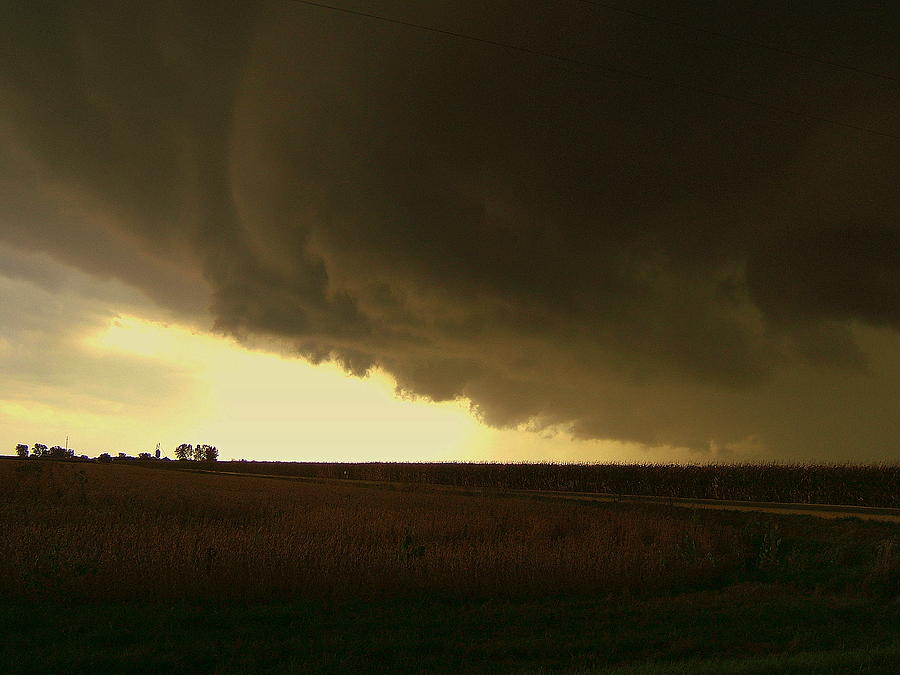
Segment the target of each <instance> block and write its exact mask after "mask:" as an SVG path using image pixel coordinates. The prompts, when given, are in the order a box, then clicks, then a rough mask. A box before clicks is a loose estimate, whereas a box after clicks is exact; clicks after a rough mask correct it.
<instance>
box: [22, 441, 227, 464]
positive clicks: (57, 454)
mask: <svg viewBox="0 0 900 675" xmlns="http://www.w3.org/2000/svg"><path fill="white" fill-rule="evenodd" d="M16 455H17V456H19V457H21V458H22V459H26V458H29V457H33V458H37V459H44V458H46V459H74V458H75V451H74V450H72V449H71V448H64V447H62V446H61V445H54V446H53V447H47V446H46V445H44V444H43V443H35V444H34V445H33V446H32V447H31V448H29V447H28V445H27V444H25V443H18V444H16ZM81 458H82V459H90V458H89V457H88V456H87V455H82V456H81ZM154 458H155V459H161V452H160V449H159V446H157V448H156V452H155V453H149V452H141V453H138V456H137V459H154ZM175 458H176V459H178V460H180V461H194V462H215V461H216V460H218V459H219V450H218V448H216V446H214V445H208V444H206V443H197V445H191V444H190V443H182V444H181V445H179V446H178V447H177V448H175ZM96 459H97V461H99V462H111V461H112V460H113V459H114V458H113V456H112V455H110V454H109V453H108V452H104V453H101V454H100V455H98V456H97V458H96ZM115 459H135V458H134V457H131V456H130V455H126V454H125V453H124V452H120V453H119V454H118V457H116V458H115Z"/></svg>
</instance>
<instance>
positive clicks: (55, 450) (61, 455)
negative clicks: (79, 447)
mask: <svg viewBox="0 0 900 675" xmlns="http://www.w3.org/2000/svg"><path fill="white" fill-rule="evenodd" d="M74 454H75V451H74V450H68V449H66V448H64V447H63V446H61V445H54V446H53V447H52V448H50V449H49V450H45V451H44V456H45V457H50V458H52V459H69V458H70V457H72V456H73V455H74Z"/></svg>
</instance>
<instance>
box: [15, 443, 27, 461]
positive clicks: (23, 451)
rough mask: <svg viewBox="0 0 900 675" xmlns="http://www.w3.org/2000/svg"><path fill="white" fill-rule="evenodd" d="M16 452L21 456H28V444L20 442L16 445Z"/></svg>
mask: <svg viewBox="0 0 900 675" xmlns="http://www.w3.org/2000/svg"><path fill="white" fill-rule="evenodd" d="M16 454H17V455H18V456H19V457H23V458H24V457H28V446H27V445H25V444H24V443H19V444H18V445H16Z"/></svg>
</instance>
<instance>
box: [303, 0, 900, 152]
mask: <svg viewBox="0 0 900 675" xmlns="http://www.w3.org/2000/svg"><path fill="white" fill-rule="evenodd" d="M289 1H290V2H295V3H298V4H301V5H309V6H310V7H318V8H321V9H327V10H330V11H334V12H341V13H343V14H351V15H353V16H360V17H364V18H367V19H375V20H376V21H382V22H384V23H391V24H395V25H398V26H406V27H407V28H415V29H417V30H424V31H429V32H431V33H437V34H439V35H445V36H449V37H455V38H459V39H461V40H468V41H470V42H478V43H481V44H486V45H491V46H493V47H499V48H501V49H507V50H511V51H517V52H521V53H523V54H530V55H532V56H539V57H542V58H546V59H551V60H553V61H557V62H559V63H566V64H572V65H578V66H582V67H586V68H590V69H592V70H601V71H604V72H607V73H610V74H612V75H620V76H624V77H630V78H634V79H639V80H644V81H646V82H652V83H654V84H658V85H663V86H667V87H671V88H674V89H684V90H686V91H693V92H696V93H699V94H703V95H705V96H713V97H718V98H722V99H725V100H728V101H733V102H735V103H743V104H745V105H751V106H754V107H756V108H760V109H762V110H769V111H772V112H777V113H780V114H783V115H790V116H792V117H795V118H798V119H805V120H808V121H813V122H824V123H826V124H831V125H834V126H838V127H843V128H845V129H853V130H854V131H860V132H862V133H867V134H872V135H875V136H881V137H882V138H890V139H893V140H895V141H900V135H897V134H892V133H889V132H886V131H879V130H878V129H872V128H869V127H863V126H859V125H856V124H851V123H849V122H841V121H840V120H836V119H832V118H830V117H822V116H820V115H814V114H810V113H805V112H800V111H797V110H793V109H791V108H785V107H782V106H780V105H772V104H771V103H762V102H761V101H756V100H754V99H752V98H746V97H743V96H736V95H733V94H727V93H725V92H722V91H718V90H715V89H707V88H706V87H699V86H697V85H694V84H690V83H687V82H681V81H677V80H670V79H667V78H661V77H656V76H653V75H647V74H646V73H640V72H637V71H633V70H626V69H624V68H617V67H614V66H608V65H605V64H601V63H596V62H591V61H583V60H581V59H576V58H571V57H568V56H562V55H560V54H554V53H552V52H546V51H543V50H540V49H532V48H531V47H524V46H521V45H516V44H512V43H509V42H500V41H499V40H490V39H488V38H481V37H476V36H474V35H468V34H466V33H458V32H456V31H451V30H446V29H443V28H435V27H434V26H428V25H425V24H421V23H414V22H412V21H403V20H401V19H392V18H390V17H386V16H382V15H380V14H373V13H371V12H363V11H360V10H355V9H348V8H346V7H338V6H335V5H329V4H326V3H324V2H314V1H313V0H289Z"/></svg>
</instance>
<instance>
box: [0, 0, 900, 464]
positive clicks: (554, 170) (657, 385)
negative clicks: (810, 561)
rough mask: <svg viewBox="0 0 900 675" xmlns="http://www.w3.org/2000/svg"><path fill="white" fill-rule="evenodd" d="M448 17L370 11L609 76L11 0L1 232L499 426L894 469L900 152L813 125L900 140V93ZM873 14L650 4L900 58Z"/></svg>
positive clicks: (847, 53) (358, 31) (653, 31)
mask: <svg viewBox="0 0 900 675" xmlns="http://www.w3.org/2000/svg"><path fill="white" fill-rule="evenodd" d="M427 5H428V6H427V7H420V6H416V7H412V8H411V7H409V3H399V2H385V3H383V6H380V7H379V11H380V12H383V13H384V14H385V15H387V16H394V17H397V18H400V19H404V20H407V21H412V22H418V23H422V24H426V25H431V26H436V27H440V28H442V29H446V30H451V31H458V32H462V33H466V34H471V35H476V36H483V37H485V38H488V39H493V40H498V41H503V42H508V43H513V44H521V45H524V46H528V47H529V48H533V49H537V50H544V51H549V52H553V53H556V54H560V55H562V56H566V57H568V58H571V59H573V60H575V61H579V62H582V63H595V64H606V65H608V66H611V67H612V69H613V71H609V70H606V69H604V68H602V67H588V66H581V65H578V64H575V63H569V64H560V63H558V62H554V61H553V60H550V59H546V58H541V57H536V56H531V55H528V54H524V53H521V52H516V51H511V50H503V49H499V48H497V47H494V46H490V45H485V44H479V43H474V42H471V41H466V40H462V39H459V38H452V37H449V36H446V35H437V34H434V33H429V32H427V31H421V30H416V29H412V28H409V27H404V26H399V25H394V24H389V23H385V22H378V21H375V20H372V19H365V18H363V17H359V16H350V15H346V14H342V13H336V12H328V11H326V10H323V9H321V8H314V7H308V6H304V5H302V4H298V3H293V2H265V3H259V4H255V3H249V2H248V3H241V4H239V9H237V10H235V9H233V8H232V6H229V8H227V9H224V8H223V7H222V6H221V3H189V4H187V5H185V3H179V2H171V3H165V2H164V3H157V4H155V5H153V6H149V5H148V4H147V3H109V2H76V3H71V2H67V3H60V4H59V5H58V6H57V7H55V8H53V10H52V11H51V10H49V9H47V8H46V7H44V6H42V8H38V7H36V6H34V5H33V4H32V3H7V4H6V5H5V6H4V8H3V9H2V10H0V25H2V26H4V28H3V29H0V30H2V31H3V34H2V38H3V39H2V43H3V44H4V45H5V47H4V49H5V50H6V51H5V53H3V54H2V56H3V59H2V62H0V99H2V101H3V103H2V105H0V204H2V206H0V241H2V242H5V243H6V244H7V245H11V246H15V247H18V248H20V249H22V250H39V251H43V252H46V253H49V254H51V255H53V256H55V257H56V258H58V259H60V260H64V261H65V262H67V263H69V264H72V265H75V266H78V267H80V268H82V269H84V270H87V271H90V272H91V273H93V274H96V275H103V276H111V277H115V278H118V279H121V280H122V281H125V282H126V283H128V284H131V285H133V286H135V287H138V288H140V289H142V290H143V291H144V292H145V293H146V294H147V295H148V296H149V297H151V298H152V299H154V300H155V301H156V302H157V303H159V304H160V305H162V306H164V307H167V308H168V309H170V310H171V311H173V312H176V313H178V314H180V315H181V316H183V317H188V318H192V319H193V320H197V317H198V316H201V315H204V314H205V312H207V311H209V312H211V316H212V319H213V320H214V322H215V325H216V326H217V327H218V329H220V330H224V331H228V332H231V333H234V334H236V335H239V336H242V337H245V338H247V339H255V338H256V337H258V336H262V337H263V338H267V339H268V338H273V339H276V340H278V341H280V342H281V344H283V345H287V347H286V348H287V349H289V350H291V351H294V352H296V353H298V354H300V355H302V356H303V357H305V358H309V359H312V360H323V359H336V360H338V361H339V362H341V363H342V364H343V365H344V366H345V367H346V368H347V369H348V370H350V371H352V372H354V373H357V374H362V373H365V372H366V371H368V370H369V369H371V368H373V367H379V368H383V369H385V370H386V371H388V372H390V373H391V374H393V375H394V376H395V377H396V379H397V382H398V386H399V387H400V388H401V389H402V390H404V391H406V392H409V393H411V394H414V395H421V396H426V397H430V398H432V399H435V400H445V399H451V398H456V397H467V398H468V399H470V400H471V401H472V402H473V405H474V406H475V407H476V408H477V410H478V411H479V412H480V414H481V415H482V416H483V417H484V419H485V420H486V421H487V422H489V423H491V424H494V425H499V426H510V425H517V424H522V423H526V422H530V423H531V424H533V425H534V426H536V427H541V426H555V425H565V426H570V427H571V429H572V430H573V432H574V433H575V434H576V435H577V436H579V437H583V438H604V439H616V440H623V441H637V442H640V443H644V444H647V445H662V444H668V445H681V446H687V447H692V448H697V449H698V450H702V449H705V448H709V447H710V445H711V444H712V445H714V446H717V447H721V446H725V447H727V446H728V445H729V444H738V445H739V444H747V443H753V444H756V445H758V446H759V447H763V448H765V452H766V453H768V455H769V456H775V457H777V456H782V457H818V458H821V459H830V458H831V459H852V458H865V459H871V458H890V457H896V456H897V453H900V445H898V434H897V433H896V428H895V427H896V420H897V419H898V417H900V410H898V407H897V405H898V404H897V401H900V377H898V375H900V349H898V347H900V338H898V333H897V329H898V328H900V277H898V275H897V270H898V269H900V228H898V222H897V217H898V214H900V192H898V191H897V189H896V186H897V185H898V184H900V171H898V167H900V162H898V160H900V141H897V140H896V139H895V138H886V137H882V136H878V135H876V134H872V133H866V132H864V131H857V130H853V129H848V128H844V127H840V126H837V125H833V124H829V123H827V122H823V121H818V122H817V121H815V120H814V119H810V118H816V117H826V118H833V119H837V120H841V121H844V122H846V123H848V124H852V125H855V126H859V127H866V128H872V129H876V130H881V131H883V132H885V133H888V134H893V135H894V136H898V135H900V118H898V114H897V106H896V95H897V85H896V83H895V82H892V81H890V80H884V79H879V78H876V77H871V76H868V75H864V74H861V73H859V72H856V71H848V70H844V69H839V68H834V67H830V66H826V65H822V64H817V63H812V62H809V61H805V60H798V59H795V58H793V57H790V56H786V55H784V54H780V53H775V52H772V51H766V50H761V49H750V48H748V47H745V46H740V45H737V44H735V43H733V42H728V41H723V40H720V39H713V38H709V37H708V36H707V38H704V39H701V38H700V37H698V35H696V34H693V33H689V32H688V33H686V32H685V31H684V30H683V29H678V28H675V27H673V26H671V25H669V24H656V23H646V22H641V21H639V20H637V19H635V18H634V17H628V16H626V15H622V14H615V13H610V12H605V13H604V12H603V11H602V10H600V9H598V8H596V7H590V6H588V5H587V4H586V3H577V2H571V3H559V2H554V3H549V2H548V3H537V6H536V4H535V3H533V2H532V3H516V2H501V3H492V4H491V7H490V8H489V9H485V7H484V6H482V5H481V4H480V3H479V4H477V6H476V4H472V5H471V6H469V5H465V4H464V5H459V3H449V2H435V3H427ZM346 7H348V8H355V7H358V5H355V4H353V3H350V2H348V3H347V4H346ZM359 7H361V5H359ZM648 7H650V6H649V5H648ZM364 9H369V10H371V7H369V6H368V5H366V7H365V8H364ZM851 9H852V8H851ZM851 9H844V10H830V11H831V13H829V11H824V10H822V8H817V10H816V12H815V14H814V15H809V16H807V15H805V14H803V13H802V10H798V9H785V8H781V9H780V10H779V11H777V12H776V11H774V10H773V12H771V13H766V12H764V11H763V9H762V8H760V7H758V6H757V5H755V4H754V5H752V6H750V5H748V7H747V8H746V10H741V9H739V8H734V7H730V8H729V12H730V14H728V15H721V14H718V13H717V12H716V11H707V10H710V8H705V9H704V11H703V12H700V10H699V9H698V8H697V7H696V6H695V3H684V4H683V5H682V4H681V3H677V4H676V5H672V3H657V6H655V7H650V9H648V11H649V12H650V13H655V14H658V15H663V16H668V17H672V18H676V19H678V20H679V22H681V23H693V24H696V25H698V26H701V27H703V26H705V27H707V28H710V29H715V30H718V31H719V32H726V33H727V32H731V33H735V32H737V33H741V34H744V35H748V36H751V37H757V36H761V37H760V39H762V38H765V39H766V41H770V42H775V43H780V42H781V41H786V40H789V41H790V42H789V43H786V44H789V46H790V47H791V49H793V50H796V51H808V52H810V53H814V54H815V53H819V54H821V53H826V54H828V56H829V58H830V59H831V60H833V61H836V62H841V61H847V62H850V63H852V64H854V65H856V66H857V67H859V68H862V69H868V70H874V71H885V70H886V69H889V68H891V67H895V64H896V63H897V59H896V58H893V57H891V58H889V57H890V55H891V54H893V55H894V56H896V49H897V47H896V45H897V44H900V40H898V38H900V35H897V29H896V27H895V22H893V21H891V20H890V17H888V16H886V17H882V19H883V20H880V21H876V19H877V18H878V17H874V16H870V15H868V14H866V15H865V16H862V14H861V13H860V14H857V13H855V12H854V11H851ZM464 10H465V11H464ZM838 11H840V12H842V13H841V14H837V13H835V12H838ZM783 26H784V27H786V26H802V27H803V28H802V31H801V32H799V33H798V32H794V33H790V34H789V33H788V32H787V29H786V28H783ZM861 32H864V33H865V34H866V36H867V37H866V44H865V47H866V49H865V51H861V50H860V44H859V38H858V36H859V35H860V34H861ZM823 50H825V51H823ZM623 70H627V71H629V72H637V73H642V74H647V75H650V76H651V80H652V81H648V80H646V79H641V78H638V77H629V76H625V75H622V74H621V71H623ZM893 74H894V75H896V73H893ZM672 82H674V83H678V86H671V85H670V84H668V83H672ZM698 89H699V90H704V89H705V90H716V91H719V92H721V93H722V94H724V96H718V97H717V96H708V95H704V94H701V93H697V90H698ZM729 96H734V97H739V98H746V99H752V100H756V101H761V102H765V103H766V104H767V105H769V106H771V107H772V108H783V109H790V110H796V111H800V112H804V113H806V114H807V115H808V117H806V118H801V119H798V118H796V117H795V116H792V115H789V114H786V113H785V114H779V113H777V112H773V110H772V109H770V108H765V107H757V106H753V105H749V104H745V103H741V102H739V101H735V100H733V99H729V98H728V97H729Z"/></svg>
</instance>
